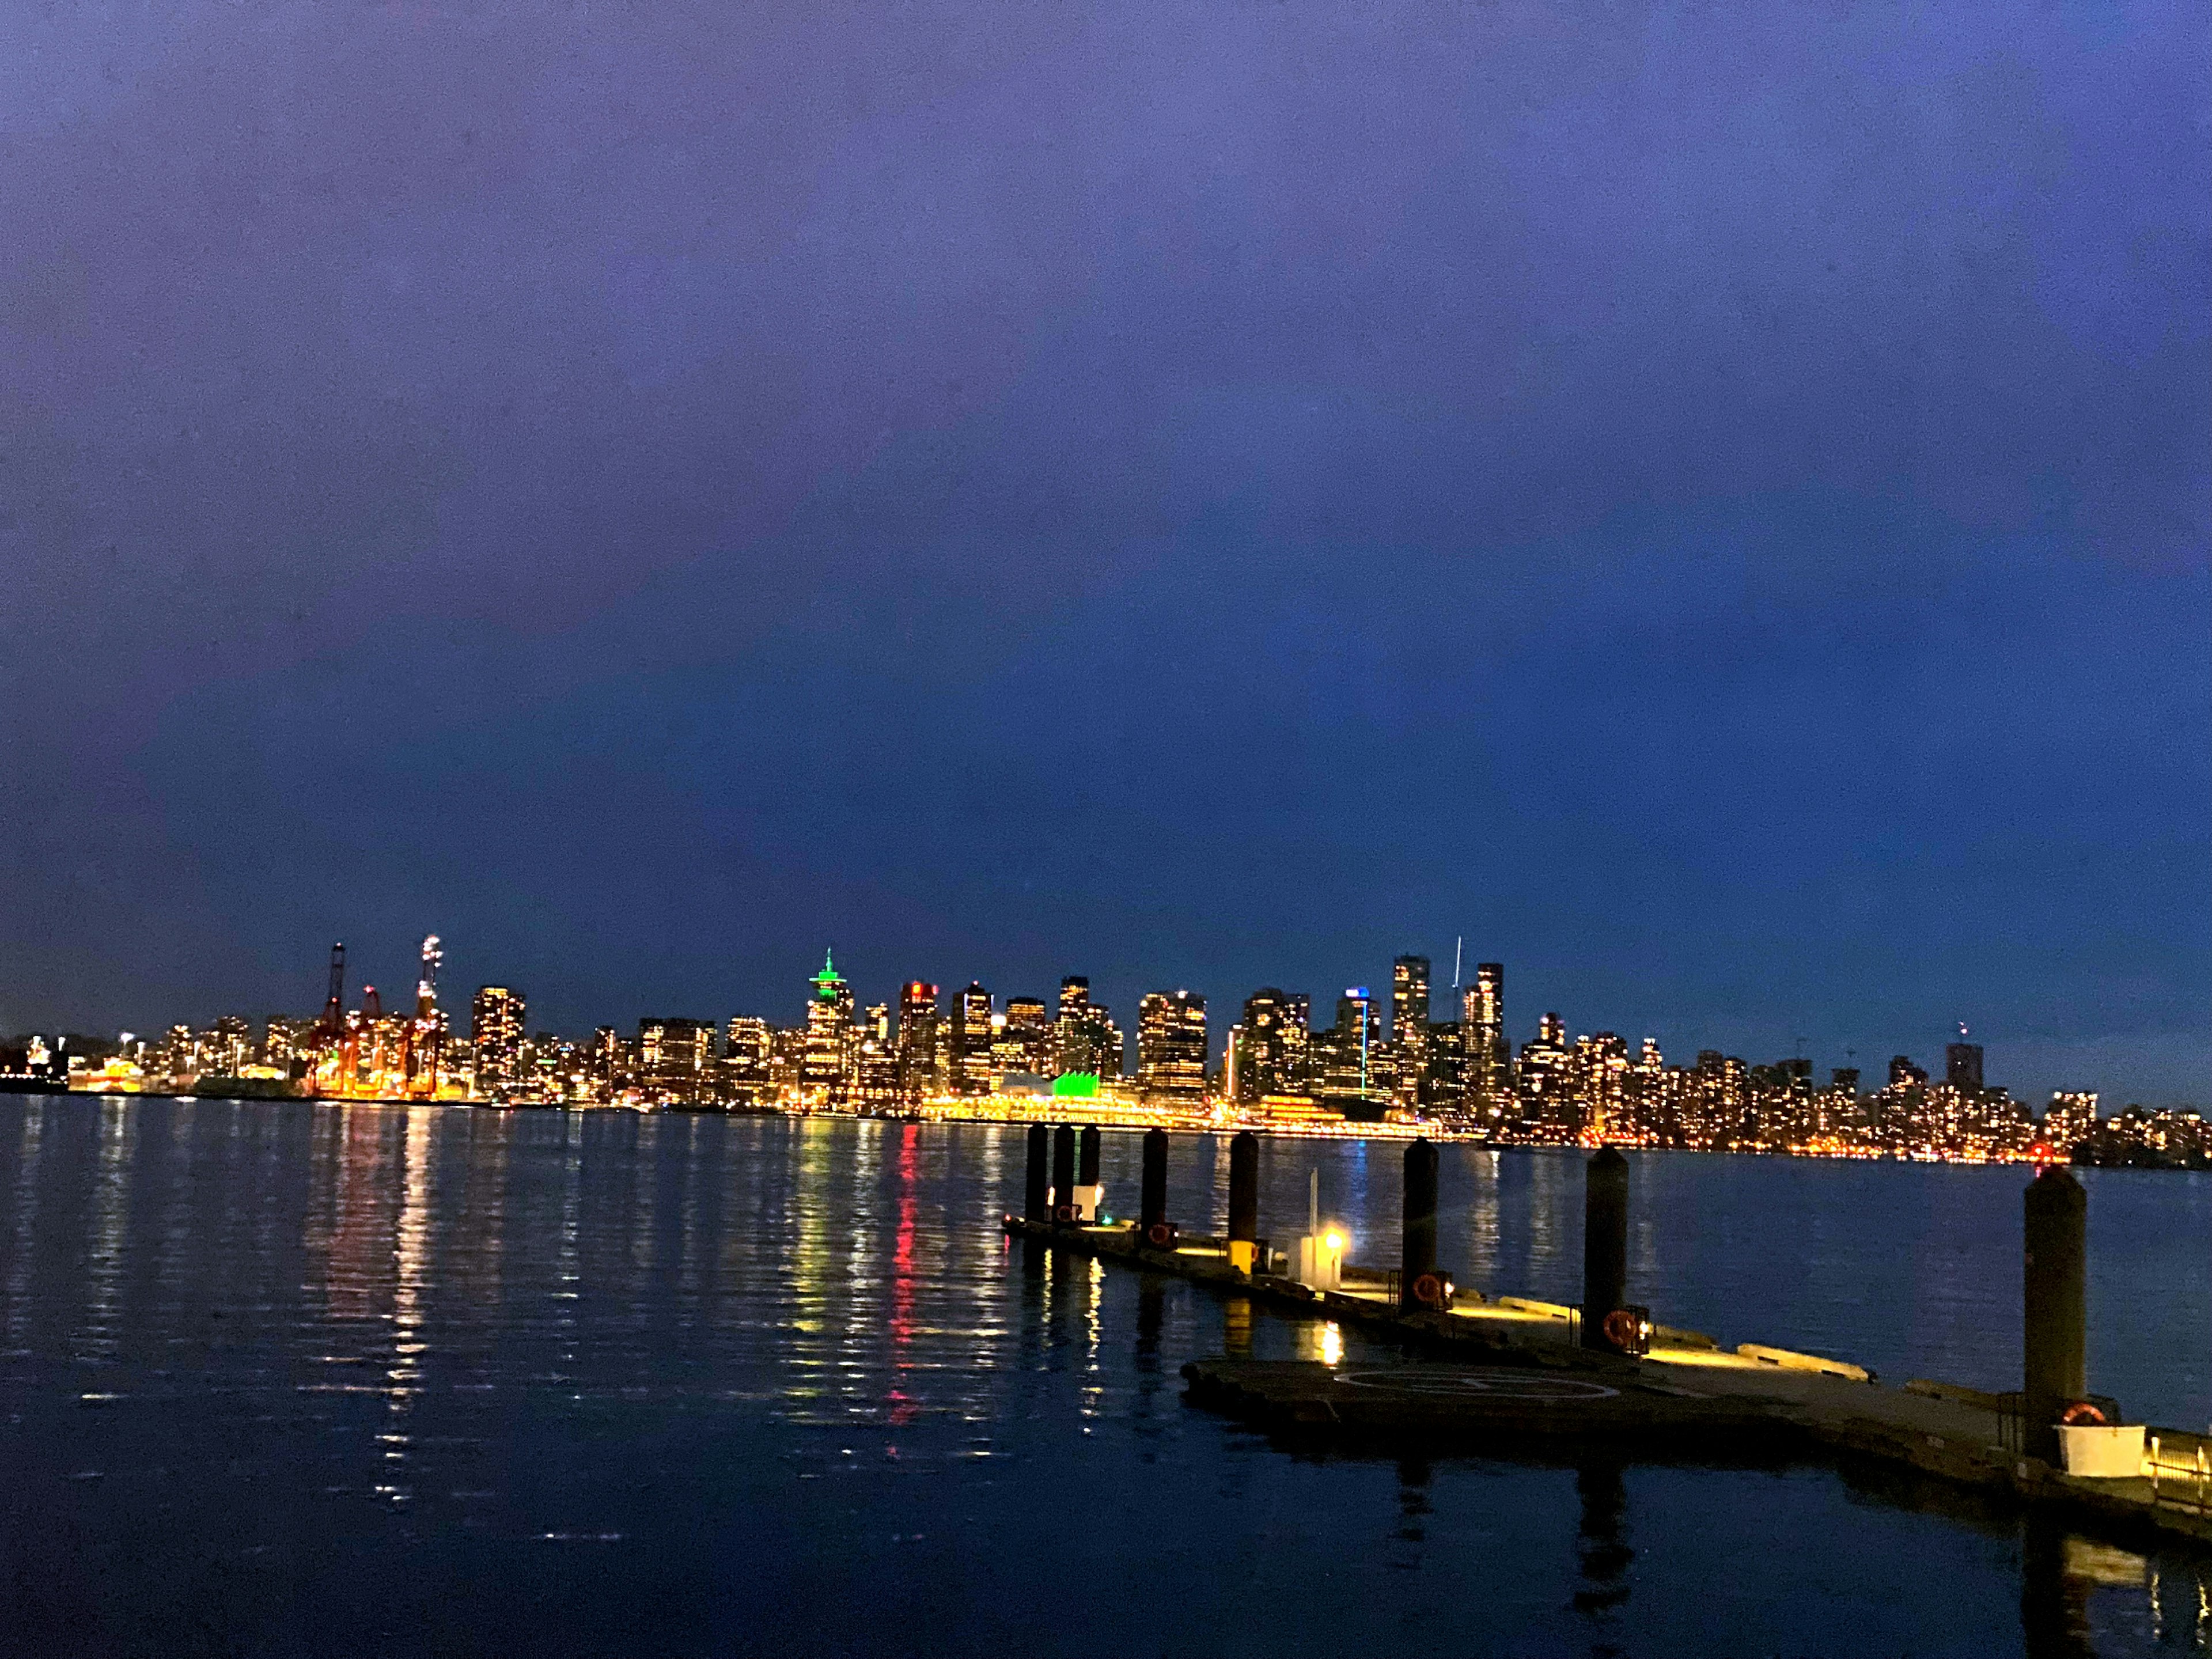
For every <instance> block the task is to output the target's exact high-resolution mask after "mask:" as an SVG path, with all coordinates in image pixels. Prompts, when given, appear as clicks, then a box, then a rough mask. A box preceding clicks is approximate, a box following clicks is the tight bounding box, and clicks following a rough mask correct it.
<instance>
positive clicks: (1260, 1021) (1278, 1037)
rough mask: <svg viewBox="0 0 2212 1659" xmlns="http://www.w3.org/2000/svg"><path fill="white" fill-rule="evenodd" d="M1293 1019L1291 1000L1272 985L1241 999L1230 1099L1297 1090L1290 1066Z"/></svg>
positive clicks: (1249, 1098) (1241, 1099)
mask: <svg viewBox="0 0 2212 1659" xmlns="http://www.w3.org/2000/svg"><path fill="white" fill-rule="evenodd" d="M1294 1018H1295V1017H1294V1015H1293V1013H1292V1012H1291V999H1290V998H1289V997H1287V996H1285V994H1283V993H1282V992H1280V991H1279V990H1277V989H1276V988H1275V987H1273V986H1272V985H1269V986H1263V987H1261V989H1259V990H1257V991H1255V992H1253V993H1252V994H1251V995H1250V996H1249V997H1247V998H1245V999H1244V1019H1243V1024H1242V1025H1241V1026H1240V1027H1239V1028H1238V1029H1239V1030H1240V1031H1241V1032H1242V1033H1243V1035H1242V1036H1240V1037H1239V1038H1238V1040H1237V1056H1236V1058H1237V1064H1236V1066H1235V1068H1234V1070H1233V1071H1232V1072H1231V1076H1230V1079H1229V1084H1230V1094H1231V1097H1232V1098H1234V1099H1237V1100H1240V1101H1252V1100H1258V1099H1259V1098H1260V1097H1261V1096H1263V1095H1280V1094H1289V1093H1291V1092H1293V1091H1295V1090H1296V1088H1297V1083H1296V1081H1295V1080H1294V1078H1293V1074H1292V1072H1291V1026H1292V1024H1293V1022H1294Z"/></svg>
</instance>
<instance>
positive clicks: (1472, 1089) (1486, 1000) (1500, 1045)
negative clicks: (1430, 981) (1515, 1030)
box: [1459, 962, 1511, 1099]
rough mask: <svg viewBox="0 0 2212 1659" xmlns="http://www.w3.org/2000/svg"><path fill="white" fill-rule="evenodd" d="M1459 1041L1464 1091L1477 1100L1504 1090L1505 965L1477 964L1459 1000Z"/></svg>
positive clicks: (1506, 1057)
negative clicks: (1464, 1063) (1464, 1060)
mask: <svg viewBox="0 0 2212 1659" xmlns="http://www.w3.org/2000/svg"><path fill="white" fill-rule="evenodd" d="M1459 1031H1460V1042H1461V1043H1462V1045H1463V1047H1464V1048H1465V1051H1466V1054H1467V1061H1468V1063H1467V1068H1466V1071H1465V1072H1464V1073H1463V1074H1462V1075H1463V1076H1464V1079H1465V1081H1466V1086H1467V1091H1468V1093H1469V1094H1471V1095H1473V1096H1474V1097H1477V1098H1478V1099H1485V1098H1495V1097H1498V1096H1500V1095H1502V1094H1504V1091H1505V1082H1506V1073H1507V1071H1508V1070H1509V1069H1510V1066H1509V1062H1510V1053H1511V1051H1510V1049H1509V1048H1507V1046H1506V1042H1505V965H1504V963H1498V962H1479V963H1476V964H1475V967H1474V984H1472V985H1470V986H1468V987H1467V990H1466V991H1465V993H1463V994H1462V997H1461V1000H1460V1024H1459Z"/></svg>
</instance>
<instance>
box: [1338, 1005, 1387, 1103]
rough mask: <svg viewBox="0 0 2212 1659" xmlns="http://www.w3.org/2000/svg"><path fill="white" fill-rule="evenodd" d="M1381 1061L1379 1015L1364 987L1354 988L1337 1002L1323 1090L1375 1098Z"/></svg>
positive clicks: (1378, 1092) (1380, 1088)
mask: <svg viewBox="0 0 2212 1659" xmlns="http://www.w3.org/2000/svg"><path fill="white" fill-rule="evenodd" d="M1383 1058H1384V1056H1383V1016H1382V1014H1381V1012H1379V1011H1378V1010H1377V1009H1376V1006H1375V999H1374V998H1373V997H1371V996H1370V995H1369V994H1368V991H1367V987H1365V986H1364V985H1354V986H1352V987H1350V988H1349V989H1347V990H1346V992H1345V994H1343V995H1342V996H1340V997H1339V998H1338V999H1337V1000H1336V1024H1334V1026H1332V1027H1331V1028H1330V1029H1329V1033H1328V1060H1327V1062H1326V1068H1325V1071H1324V1073H1323V1087H1324V1088H1325V1089H1326V1090H1327V1091H1328V1093H1330V1094H1332V1095H1348V1096H1353V1097H1358V1098H1360V1099H1363V1100H1365V1099H1374V1098H1376V1097H1379V1096H1380V1095H1381V1094H1382V1093H1383V1077H1384V1075H1385V1073H1384V1070H1383V1064H1382V1061H1383Z"/></svg>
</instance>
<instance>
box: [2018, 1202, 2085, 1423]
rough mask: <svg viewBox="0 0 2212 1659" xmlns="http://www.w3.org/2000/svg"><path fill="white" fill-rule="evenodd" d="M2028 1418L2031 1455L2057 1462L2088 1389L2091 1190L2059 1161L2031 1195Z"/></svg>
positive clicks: (2024, 1295)
mask: <svg viewBox="0 0 2212 1659" xmlns="http://www.w3.org/2000/svg"><path fill="white" fill-rule="evenodd" d="M2022 1203H2023V1209H2024V1212H2025V1214H2024V1219H2025V1223H2026V1225H2025V1228H2024V1234H2025V1243H2026V1245H2027V1251H2026V1261H2025V1268H2026V1271H2025V1273H2024V1274H2023V1283H2022V1285H2021V1304H2022V1311H2023V1315H2024V1318H2025V1326H2026V1328H2025V1330H2024V1333H2023V1334H2024V1336H2025V1339H2026V1340H2025V1341H2024V1342H2023V1343H2022V1345H2021V1347H2022V1358H2023V1361H2024V1364H2023V1365H2022V1376H2021V1426H2022V1429H2023V1431H2024V1433H2023V1436H2022V1438H2023V1441H2024V1442H2025V1444H2024V1447H2023V1449H2025V1450H2026V1451H2027V1454H2028V1455H2030V1456H2031V1457H2039V1458H2041V1459H2043V1461H2044V1462H2046V1463H2057V1462H2058V1461H2059V1452H2058V1441H2059V1434H2058V1421H2059V1419H2060V1417H2061V1416H2063V1414H2064V1413H2065V1412H2066V1410H2067V1408H2068V1407H2070V1406H2072V1405H2074V1404H2075V1403H2076V1402H2077V1401H2080V1400H2081V1398H2082V1397H2083V1396H2084V1395H2087V1393H2088V1391H2089V1352H2088V1340H2087V1324H2088V1294H2087V1268H2088V1249H2087V1244H2088V1225H2089V1195H2088V1194H2087V1193H2086V1192H2084V1191H2083V1190H2082V1189H2081V1182H2078V1181H2076V1180H2075V1178H2074V1175H2073V1172H2072V1171H2071V1170H2067V1169H2065V1168H2063V1167H2062V1166H2060V1165H2057V1164H2053V1165H2051V1167H2050V1168H2048V1169H2046V1170H2044V1171H2043V1172H2042V1173H2041V1174H2039V1175H2038V1176H2036V1177H2035V1179H2034V1180H2033V1181H2032V1182H2028V1184H2027V1193H2026V1194H2025V1195H2024V1198H2023V1200H2022Z"/></svg>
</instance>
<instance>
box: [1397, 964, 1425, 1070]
mask: <svg viewBox="0 0 2212 1659" xmlns="http://www.w3.org/2000/svg"><path fill="white" fill-rule="evenodd" d="M1390 1048H1391V1050H1392V1054H1391V1059H1392V1060H1393V1062H1394V1063H1395V1066H1396V1068H1397V1095H1398V1099H1399V1102H1400V1103H1401V1104H1402V1105H1407V1106H1415V1105H1419V1103H1420V1094H1421V1079H1422V1078H1423V1077H1424V1076H1425V1074H1426V1073H1427V1071H1428V1060H1429V959H1428V958H1427V957H1410V956H1409V957H1398V958H1397V960H1395V962H1393V963H1391V964H1390Z"/></svg>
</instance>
